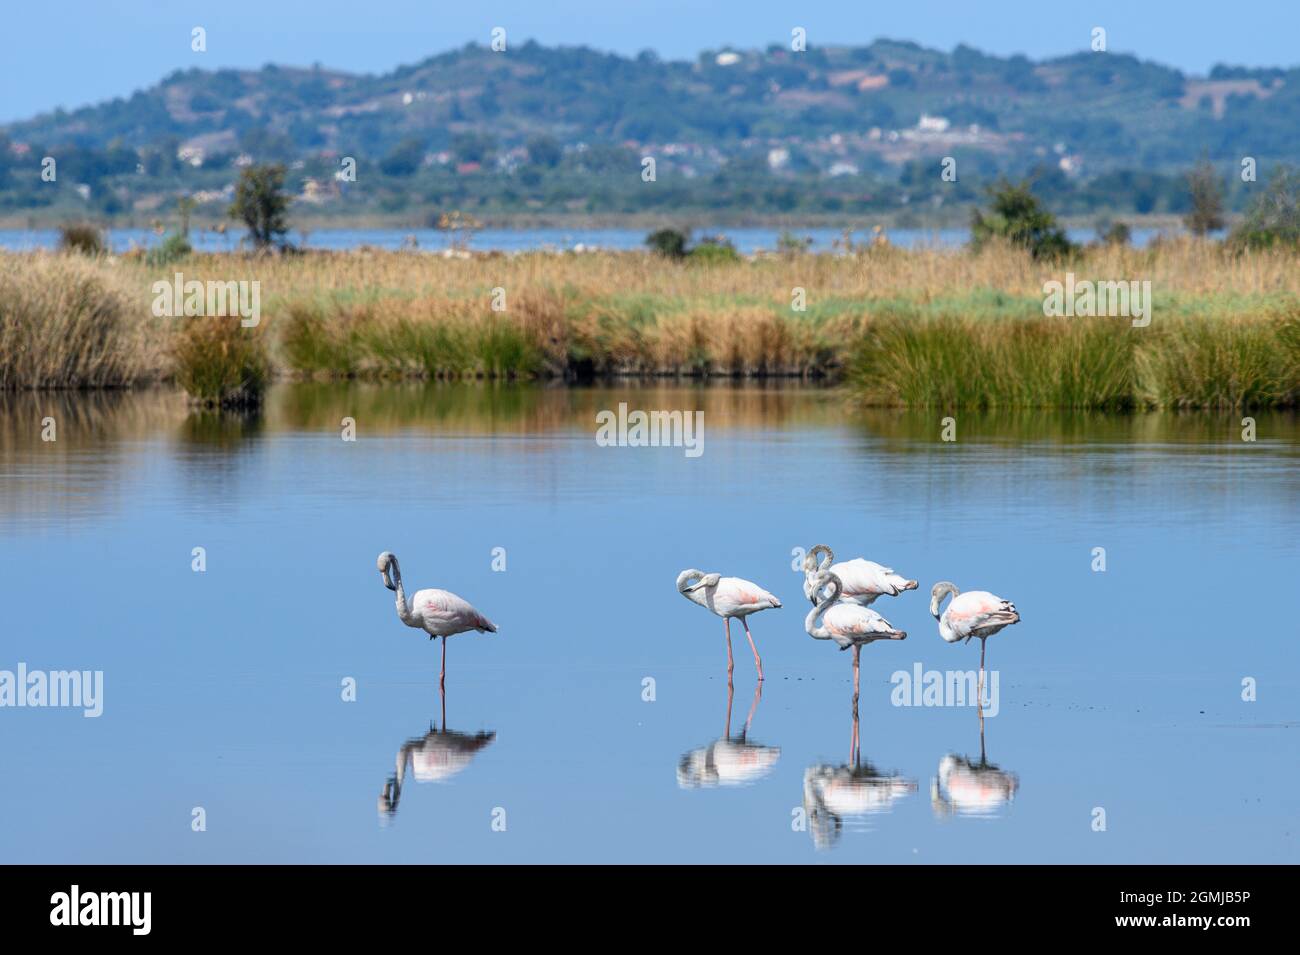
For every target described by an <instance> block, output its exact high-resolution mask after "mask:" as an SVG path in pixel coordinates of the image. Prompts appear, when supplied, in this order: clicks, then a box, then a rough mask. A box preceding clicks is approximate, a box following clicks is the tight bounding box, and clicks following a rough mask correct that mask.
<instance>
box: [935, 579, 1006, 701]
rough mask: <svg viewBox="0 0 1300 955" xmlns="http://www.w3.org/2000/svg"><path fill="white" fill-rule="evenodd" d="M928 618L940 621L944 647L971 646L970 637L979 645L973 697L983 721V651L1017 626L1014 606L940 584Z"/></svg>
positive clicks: (987, 595)
mask: <svg viewBox="0 0 1300 955" xmlns="http://www.w3.org/2000/svg"><path fill="white" fill-rule="evenodd" d="M949 594H952V600H951V601H950V602H949V604H948V609H947V610H945V611H944V612H943V615H942V616H940V614H939V606H940V605H941V604H942V603H943V599H944V597H946V596H948V595H949ZM930 614H931V615H932V616H933V617H934V619H935V620H938V621H939V636H941V637H943V639H944V641H945V642H947V643H956V642H957V641H959V640H965V641H966V642H967V643H969V642H970V639H971V637H979V641H980V679H979V687H978V689H977V690H976V696H977V697H978V699H979V701H980V720H981V721H983V719H984V708H983V703H984V649H985V646H986V645H987V641H988V638H989V637H991V636H993V634H995V633H997V632H998V631H999V630H1001V629H1002V628H1003V627H1009V626H1011V625H1012V624H1013V623H1019V622H1020V614H1019V613H1018V612H1017V611H1016V605H1015V604H1013V603H1012V602H1011V601H1010V600H1003V599H1002V598H1001V597H999V596H998V595H997V594H991V593H989V592H988V591H987V590H969V591H967V592H966V593H962V592H961V591H960V590H958V589H957V587H956V585H955V584H952V583H950V582H948V581H946V580H941V581H940V582H939V583H937V584H935V585H934V587H932V588H931V590H930Z"/></svg>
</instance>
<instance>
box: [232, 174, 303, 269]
mask: <svg viewBox="0 0 1300 955" xmlns="http://www.w3.org/2000/svg"><path fill="white" fill-rule="evenodd" d="M288 209H289V197H288V196H287V195H285V193H284V166H282V165H279V164H276V165H271V166H249V167H248V168H247V169H245V170H244V171H243V173H241V174H240V176H239V183H238V185H236V186H235V201H234V202H233V203H232V204H231V206H230V218H232V219H238V220H240V221H241V222H243V223H244V225H245V226H246V227H247V228H248V234H249V236H251V237H252V239H253V246H254V247H255V248H256V249H257V250H258V251H259V252H261V251H265V250H266V249H268V248H270V247H271V246H273V245H277V244H278V245H280V246H281V247H283V246H284V244H285V241H284V237H285V235H286V234H287V233H288V232H289V221H288V216H287V215H286V213H287V212H288Z"/></svg>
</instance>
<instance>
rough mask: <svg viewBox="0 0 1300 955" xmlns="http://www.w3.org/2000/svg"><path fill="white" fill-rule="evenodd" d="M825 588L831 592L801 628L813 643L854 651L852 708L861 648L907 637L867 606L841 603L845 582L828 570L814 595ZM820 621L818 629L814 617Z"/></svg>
mask: <svg viewBox="0 0 1300 955" xmlns="http://www.w3.org/2000/svg"><path fill="white" fill-rule="evenodd" d="M827 585H829V586H830V592H829V593H828V594H826V596H824V597H823V598H822V600H821V602H820V603H818V604H817V605H816V606H815V607H813V609H812V610H810V611H808V617H807V618H806V619H805V620H804V629H805V630H807V631H808V636H810V637H812V638H814V639H816V640H834V641H835V642H836V643H837V644H839V647H840V649H841V650H847V649H848V648H849V647H852V648H853V706H854V708H855V709H856V708H857V705H858V675H859V666H858V658H859V657H860V655H861V653H862V648H863V646H865V645H866V644H868V643H874V642H875V641H877V640H906V639H907V634H906V633H905V632H904V631H902V630H895V629H894V625H893V624H892V623H890V622H889V621H888V620H886V619H885V618H884V617H882V616H881V615H880V614H878V613H876V612H875V611H874V610H871V609H870V608H868V607H863V606H861V605H860V604H856V603H851V602H849V601H841V600H840V595H841V594H842V593H843V591H844V582H843V581H842V580H840V578H839V576H838V575H836V574H833V573H831V572H830V571H829V570H827V571H824V572H822V573H821V574H820V575H819V576H818V577H817V579H816V580H815V581H814V587H813V596H814V597H815V596H817V595H818V594H821V593H822V592H823V591H824V590H825V588H826V587H827ZM818 617H821V618H822V625H821V626H820V627H819V626H817V618H818Z"/></svg>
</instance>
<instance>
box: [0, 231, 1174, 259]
mask: <svg viewBox="0 0 1300 955" xmlns="http://www.w3.org/2000/svg"><path fill="white" fill-rule="evenodd" d="M647 231H648V230H645V229H484V230H482V231H480V232H477V233H475V235H474V239H473V242H472V243H471V245H470V247H471V248H472V249H476V250H479V251H500V252H528V251H536V250H540V249H552V250H557V251H563V250H568V249H574V248H578V247H582V248H585V249H592V248H596V249H613V250H627V249H643V248H645V237H646V234H647ZM784 231H789V232H790V233H791V234H792V235H796V236H801V237H805V238H809V239H812V246H811V248H812V249H813V250H815V251H823V252H824V251H829V250H831V249H832V248H833V243H834V242H836V241H837V240H838V239H840V238H841V236H842V235H843V230H842V229H789V230H783V229H721V228H706V229H699V230H697V231H696V232H695V235H696V236H703V235H725V236H726V237H727V238H728V239H730V240H731V241H732V243H733V244H734V245H735V246H736V248H737V249H739V250H740V251H741V252H743V253H746V254H749V253H753V252H758V251H764V250H765V251H772V250H774V249H775V248H776V246H777V240H778V239H779V238H780V236H781V234H782V232H784ZM1159 234H1160V230H1158V229H1134V230H1133V238H1132V241H1133V244H1134V245H1136V246H1139V247H1140V246H1145V245H1146V244H1147V243H1148V242H1150V241H1151V239H1152V238H1154V237H1155V236H1157V235H1159ZM887 235H888V236H889V241H890V242H892V243H894V244H895V245H899V246H902V247H903V248H914V247H925V246H932V247H939V248H954V247H956V246H960V245H964V244H965V243H966V242H968V241H969V240H970V232H969V231H968V230H966V229H895V230H890V231H889V232H888V233H887ZM1069 235H1070V238H1071V239H1072V240H1074V241H1076V242H1090V241H1094V240H1095V238H1096V234H1095V233H1094V231H1093V230H1091V229H1072V230H1070V231H1069ZM412 236H414V238H415V242H416V244H417V247H418V248H420V249H423V250H428V251H431V252H436V251H438V250H440V249H444V248H446V247H447V233H445V232H439V231H438V230H436V229H415V230H411V229H319V230H313V231H309V232H308V233H307V234H306V236H305V237H304V236H303V235H302V234H301V233H299V232H297V231H294V232H291V233H290V236H289V238H290V240H291V241H292V242H294V243H295V244H299V245H305V246H306V247H307V248H310V249H329V250H334V251H341V250H347V249H356V248H360V247H361V246H371V247H374V248H379V249H401V248H406V247H408V246H409V244H410V238H411V237H412ZM242 238H243V232H242V231H240V230H231V231H229V232H227V233H226V234H224V235H217V234H216V233H212V232H201V231H198V230H195V231H194V232H193V233H192V234H191V241H192V242H193V243H194V245H195V247H196V248H197V249H198V250H199V251H202V252H229V251H232V250H235V249H238V248H239V245H240V240H241V239H242ZM853 239H854V241H855V242H868V241H870V239H871V232H870V231H869V230H868V231H859V232H855V233H854V235H853ZM160 241H161V237H160V236H158V235H155V234H154V233H153V232H152V231H150V230H148V229H113V230H111V231H110V232H109V242H110V244H111V246H112V249H113V251H114V252H125V251H127V250H128V249H130V248H132V247H133V246H138V247H143V248H150V247H152V246H154V245H157V244H158V243H159V242H160ZM58 242H59V233H58V231H57V230H55V229H34V230H24V229H5V230H0V249H5V250H7V251H15V252H16V251H31V250H34V249H53V248H55V247H56V246H57V245H58Z"/></svg>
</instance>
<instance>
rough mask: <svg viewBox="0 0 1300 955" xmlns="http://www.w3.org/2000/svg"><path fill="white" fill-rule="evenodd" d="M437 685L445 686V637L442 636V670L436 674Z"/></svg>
mask: <svg viewBox="0 0 1300 955" xmlns="http://www.w3.org/2000/svg"><path fill="white" fill-rule="evenodd" d="M438 686H440V687H442V688H444V689H445V688H446V686H447V638H446V637H443V638H442V672H441V673H439V674H438Z"/></svg>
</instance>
